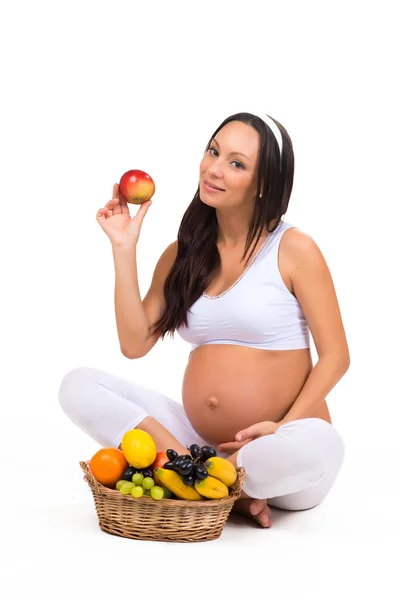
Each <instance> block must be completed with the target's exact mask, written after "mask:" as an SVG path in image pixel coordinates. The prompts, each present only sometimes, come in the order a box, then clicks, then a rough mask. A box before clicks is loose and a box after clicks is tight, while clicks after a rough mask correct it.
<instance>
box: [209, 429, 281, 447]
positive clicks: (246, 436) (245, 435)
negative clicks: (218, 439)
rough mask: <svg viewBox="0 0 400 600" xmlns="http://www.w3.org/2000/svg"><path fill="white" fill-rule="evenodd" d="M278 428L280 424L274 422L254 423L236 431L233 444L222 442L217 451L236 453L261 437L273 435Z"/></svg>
mask: <svg viewBox="0 0 400 600" xmlns="http://www.w3.org/2000/svg"><path fill="white" fill-rule="evenodd" d="M280 426H281V425H280V423H275V422H274V421H262V422H261V423H255V424H254V425H250V427H247V428H246V429H242V431H238V432H237V434H236V435H235V441H234V442H223V443H222V444H219V445H218V450H220V451H221V452H227V453H229V452H232V453H233V452H236V451H237V450H240V448H242V447H243V446H245V445H246V444H248V443H249V442H252V441H253V440H256V439H257V438H259V437H262V436H263V435H270V434H271V433H275V432H276V431H277V429H279V427H280Z"/></svg>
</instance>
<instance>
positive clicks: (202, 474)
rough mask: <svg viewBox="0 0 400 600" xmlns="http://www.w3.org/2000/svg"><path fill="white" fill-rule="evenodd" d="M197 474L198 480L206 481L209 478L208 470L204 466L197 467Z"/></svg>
mask: <svg viewBox="0 0 400 600" xmlns="http://www.w3.org/2000/svg"><path fill="white" fill-rule="evenodd" d="M195 472H196V477H197V479H205V478H206V477H208V473H207V469H206V468H205V467H204V466H203V465H196V466H195Z"/></svg>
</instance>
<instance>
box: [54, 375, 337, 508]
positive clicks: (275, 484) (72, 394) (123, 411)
mask: <svg viewBox="0 0 400 600" xmlns="http://www.w3.org/2000/svg"><path fill="white" fill-rule="evenodd" d="M59 401H60V404H61V407H62V409H63V411H64V412H65V413H66V414H67V415H68V417H69V418H70V419H71V420H72V421H73V422H74V423H75V424H76V425H77V426H78V427H80V428H81V429H82V430H83V431H84V432H86V433H87V434H88V435H89V436H90V437H92V438H93V439H94V440H96V441H97V442H98V443H99V444H100V445H102V446H103V447H114V448H117V447H118V446H119V444H120V443H121V439H122V437H123V435H124V433H125V432H126V431H128V430H129V429H133V428H134V427H137V425H138V424H139V423H140V422H141V421H143V419H145V418H146V417H147V416H149V415H150V416H152V417H154V418H155V419H156V420H157V421H159V422H160V423H162V425H164V427H166V428H167V429H168V431H170V432H171V433H172V435H174V436H175V438H176V439H177V440H178V441H179V442H180V444H182V445H183V446H190V444H199V445H200V446H203V445H205V444H208V445H213V444H210V442H208V441H207V440H205V439H203V438H202V437H201V436H200V435H199V434H198V433H197V432H196V431H195V429H194V428H193V426H192V425H191V423H190V421H189V419H188V417H187V415H186V413H185V410H184V408H183V406H182V405H181V404H179V403H178V402H175V401H174V400H171V399H170V398H167V396H163V395H162V394H160V393H158V392H156V391H154V390H152V389H150V388H147V387H144V386H142V385H138V384H137V383H134V382H133V381H129V380H127V379H123V378H122V377H118V376H117V375H113V374H111V373H106V372H104V371H99V370H97V369H91V368H85V367H81V368H77V369H73V370H72V371H70V372H68V373H67V374H66V375H65V377H64V379H63V380H62V382H61V386H60V390H59ZM217 452H218V449H217ZM218 454H219V456H223V457H226V456H228V455H227V454H224V453H222V452H218ZM343 459H344V444H343V440H342V438H341V436H340V435H339V433H338V432H337V430H336V429H334V427H332V425H331V424H330V423H327V422H326V421H324V420H322V419H316V418H310V419H300V420H297V421H291V422H289V423H287V424H285V425H282V426H281V427H280V428H279V429H278V430H277V431H276V433H274V434H272V435H266V436H263V437H261V438H258V439H256V440H254V441H252V442H249V443H248V444H246V445H245V446H243V447H242V448H241V449H240V451H239V453H238V456H237V463H238V465H239V466H241V467H244V469H245V470H246V476H245V480H244V484H243V490H244V491H245V492H246V494H248V495H249V496H251V497H253V498H263V499H268V504H269V505H271V506H276V507H278V508H282V509H285V510H304V509H308V508H312V507H314V506H316V505H317V504H319V503H320V502H321V501H322V500H323V499H324V498H325V496H326V495H327V493H328V492H329V490H330V489H331V487H332V485H333V483H334V481H335V479H336V476H337V474H338V472H339V470H340V467H341V465H342V463H343Z"/></svg>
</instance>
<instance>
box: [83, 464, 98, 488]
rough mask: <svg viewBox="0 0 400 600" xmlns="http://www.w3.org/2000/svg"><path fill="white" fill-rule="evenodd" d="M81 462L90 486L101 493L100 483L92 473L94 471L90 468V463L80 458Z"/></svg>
mask: <svg viewBox="0 0 400 600" xmlns="http://www.w3.org/2000/svg"><path fill="white" fill-rule="evenodd" d="M79 464H80V466H81V469H82V471H83V472H84V473H85V475H86V478H87V482H88V485H89V486H93V487H94V489H95V490H96V492H97V493H100V488H99V484H98V482H97V481H96V479H95V478H94V477H93V475H92V471H91V470H90V467H89V465H88V464H87V463H86V462H85V461H84V460H80V461H79Z"/></svg>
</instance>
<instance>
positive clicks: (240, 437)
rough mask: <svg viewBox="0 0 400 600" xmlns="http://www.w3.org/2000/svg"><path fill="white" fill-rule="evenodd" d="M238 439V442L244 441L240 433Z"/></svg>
mask: <svg viewBox="0 0 400 600" xmlns="http://www.w3.org/2000/svg"><path fill="white" fill-rule="evenodd" d="M236 437H237V439H238V441H239V442H240V441H241V439H242V436H241V435H240V433H239V434H238V435H237V436H236Z"/></svg>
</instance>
